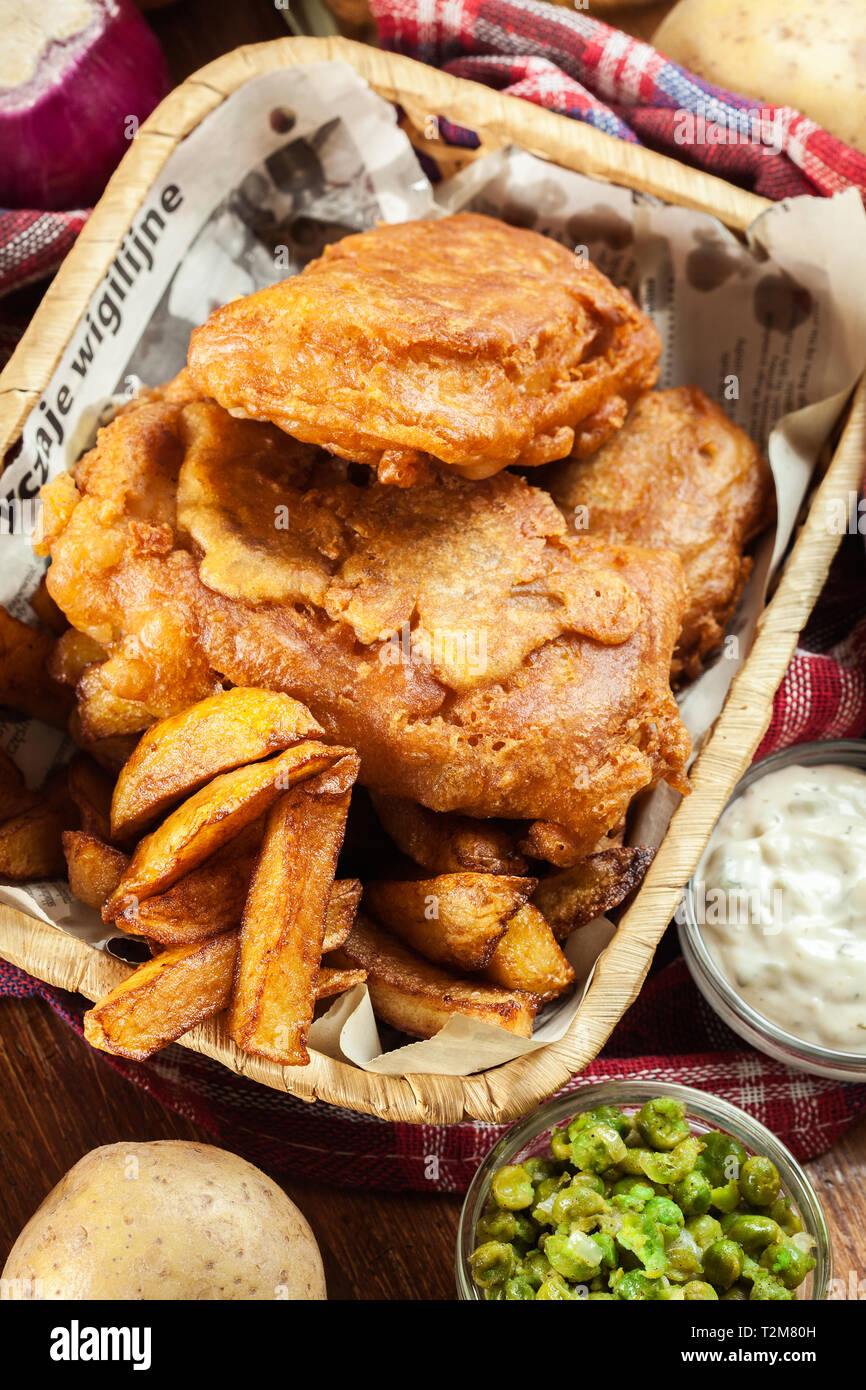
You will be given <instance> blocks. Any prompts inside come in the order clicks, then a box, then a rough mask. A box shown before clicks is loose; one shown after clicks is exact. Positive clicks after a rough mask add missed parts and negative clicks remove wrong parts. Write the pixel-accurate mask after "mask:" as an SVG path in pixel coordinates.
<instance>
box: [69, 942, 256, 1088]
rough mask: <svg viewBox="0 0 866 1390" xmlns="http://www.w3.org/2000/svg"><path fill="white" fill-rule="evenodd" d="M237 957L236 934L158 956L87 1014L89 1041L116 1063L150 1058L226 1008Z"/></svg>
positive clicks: (168, 951)
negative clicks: (115, 1059) (123, 1059)
mask: <svg viewBox="0 0 866 1390" xmlns="http://www.w3.org/2000/svg"><path fill="white" fill-rule="evenodd" d="M236 953H237V933H236V932H227V933H226V934H225V935H224V936H217V937H214V938H213V940H211V941H203V942H198V943H196V944H195V945H192V946H169V947H168V948H167V949H166V950H164V951H160V953H159V955H158V956H155V957H154V959H153V960H149V961H146V962H145V964H144V965H140V966H139V967H138V969H137V970H134V971H133V972H132V974H131V975H130V976H129V978H128V979H126V980H124V981H123V982H122V984H119V985H117V986H116V987H115V988H114V989H113V990H112V991H111V993H110V994H107V995H105V997H104V998H103V999H100V1000H99V1001H98V1003H96V1004H94V1006H93V1008H92V1009H89V1010H88V1011H87V1013H86V1014H85V1015H84V1036H85V1038H86V1039H87V1041H88V1042H89V1043H90V1044H91V1046H92V1047H98V1048H99V1049H100V1050H101V1051H102V1052H111V1053H114V1055H115V1056H117V1057H129V1058H131V1059H132V1060H133V1061H136V1062H142V1061H144V1060H145V1058H147V1057H152V1056H153V1054H154V1052H159V1050H160V1048H163V1047H166V1046H167V1045H168V1044H169V1043H171V1042H174V1041H175V1040H176V1039H177V1038H179V1037H181V1035H182V1034H183V1033H187V1032H189V1030H190V1028H192V1027H194V1025H195V1024H196V1023H201V1022H203V1020H204V1019H206V1018H211V1017H212V1016H213V1015H214V1014H218V1013H221V1012H222V1010H223V1009H224V1008H225V1007H226V1006H227V1004H228V1001H229V995H230V993H231V984H232V973H233V971H234V964H235V956H236Z"/></svg>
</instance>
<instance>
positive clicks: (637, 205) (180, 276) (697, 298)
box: [0, 63, 866, 1075]
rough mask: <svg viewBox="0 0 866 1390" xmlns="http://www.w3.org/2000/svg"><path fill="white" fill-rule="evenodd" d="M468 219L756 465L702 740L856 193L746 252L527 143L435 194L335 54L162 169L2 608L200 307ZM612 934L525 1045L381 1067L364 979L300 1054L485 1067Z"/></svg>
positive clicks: (690, 718)
mask: <svg viewBox="0 0 866 1390" xmlns="http://www.w3.org/2000/svg"><path fill="white" fill-rule="evenodd" d="M465 207H472V208H474V209H475V210H478V211H481V212H488V213H491V214H493V215H496V216H499V217H502V218H504V219H505V220H506V221H510V222H514V223H518V224H519V225H522V226H529V227H534V228H535V229H537V230H538V231H540V232H543V233H545V234H546V235H548V236H552V237H555V238H556V239H557V240H558V241H560V242H562V243H563V244H564V245H566V246H569V247H570V248H571V249H573V250H574V251H575V253H576V254H578V255H581V256H588V257H589V258H590V259H591V260H593V261H594V262H595V263H596V264H597V265H599V267H600V268H601V269H602V270H603V271H605V273H606V274H608V275H610V276H611V278H612V279H614V280H615V281H617V282H618V283H623V284H627V285H629V287H630V288H631V289H632V291H633V293H634V294H635V296H636V298H637V299H638V300H639V302H640V303H641V305H642V306H643V308H644V309H645V310H646V311H647V312H648V313H649V314H650V315H651V316H652V318H653V319H654V321H655V323H656V325H657V327H658V329H659V331H660V333H661V336H662V340H663V344H664V351H663V358H662V375H661V380H660V385H661V386H672V385H678V384H695V385H698V386H701V387H703V389H704V390H705V391H706V392H707V393H708V395H710V396H711V397H712V398H713V399H715V400H717V401H719V403H720V404H721V405H722V406H723V407H724V409H725V410H726V411H727V412H728V414H729V415H730V416H731V417H732V418H733V419H734V420H736V421H737V422H738V423H739V424H741V425H742V426H743V427H744V428H745V429H746V430H747V431H748V432H749V433H750V434H751V435H752V437H753V438H754V439H755V440H756V441H757V442H758V443H759V444H760V446H761V447H762V448H763V449H764V450H765V451H767V452H768V456H769V459H770V463H771V465H772V469H773V475H774V478H775V482H776V491H777V506H778V524H777V528H776V531H775V534H774V535H770V536H768V537H767V538H766V539H765V540H764V542H763V543H762V544H761V545H760V546H759V547H758V550H757V553H756V562H755V569H754V572H753V575H752V578H751V580H750V582H749V584H748V585H747V587H746V590H745V592H744V594H743V596H742V600H741V603H740V606H739V609H738V612H737V614H736V615H735V617H734V619H733V621H732V623H731V627H730V629H729V633H728V636H727V639H726V642H725V646H724V649H723V652H722V654H721V655H720V657H719V658H718V660H716V662H715V664H714V665H713V666H712V667H711V668H710V669H709V670H708V671H706V672H705V673H704V674H703V675H702V676H701V678H700V679H699V680H698V681H696V682H694V683H693V684H692V685H691V686H690V687H689V688H688V690H687V691H686V692H685V694H684V695H683V697H682V698H681V702H680V703H681V710H682V714H683V718H684V720H685V722H686V724H687V725H688V727H689V730H690V732H691V734H692V737H693V739H694V740H695V742H696V743H699V741H700V740H701V738H702V737H703V736H704V735H705V734H706V732H707V731H708V730H709V728H710V726H711V725H712V722H713V720H714V719H715V717H716V715H717V714H718V712H719V710H720V709H721V706H722V703H723V701H724V698H725V694H726V692H727V690H728V687H729V685H730V683H731V680H732V679H733V677H734V675H735V673H736V671H737V669H738V668H739V666H740V665H741V664H742V662H743V661H744V659H745V657H746V656H747V655H748V650H749V646H750V644H751V640H752V637H753V634H754V629H755V624H756V622H757V618H758V615H759V613H760V611H761V608H762V607H763V603H764V598H765V593H766V585H767V582H768V579H769V577H770V576H771V574H772V571H773V568H774V567H775V566H776V565H777V564H778V562H779V560H780V558H781V557H782V556H783V554H784V552H785V549H786V546H787V545H788V542H789V539H790V536H791V531H792V528H793V525H794V522H795V519H796V516H797V513H798V510H799V508H800V506H801V504H802V501H803V498H804V496H805V493H806V490H807V488H808V486H809V481H810V477H811V474H812V471H813V469H814V465H815V461H816V457H817V454H818V451H819V449H820V447H821V445H822V443H823V442H824V440H825V439H826V437H827V435H828V432H829V430H830V429H831V427H832V425H833V422H834V421H835V419H836V418H837V416H838V414H839V411H840V409H841V406H842V404H843V403H844V400H845V398H846V396H847V394H848V393H849V392H850V390H851V388H852V387H853V385H854V383H855V381H856V379H857V377H858V376H859V375H860V373H861V372H862V370H863V367H864V362H866V295H864V294H863V292H862V291H863V287H864V285H866V235H864V233H866V215H864V210H863V206H862V203H861V202H860V199H859V198H858V196H857V194H856V193H855V192H854V191H853V190H852V191H851V192H849V193H846V194H843V195H841V196H839V197H836V198H834V199H832V200H829V199H811V198H797V199H791V200H788V201H786V202H784V203H780V204H777V205H775V206H774V207H773V208H772V209H770V210H769V211H768V212H766V213H765V214H763V215H762V216H761V217H760V218H759V219H758V220H757V221H756V222H755V224H754V225H753V226H752V227H751V228H750V229H749V232H748V234H747V236H746V238H744V240H742V241H740V240H739V239H738V238H737V237H736V236H734V235H733V234H732V233H730V232H729V231H727V230H726V229H725V228H724V227H723V226H722V225H721V224H720V223H718V222H716V221H715V220H714V219H713V218H710V217H707V216H704V215H702V214H699V213H693V212H689V211H686V210H684V209H680V208H672V207H666V206H665V205H663V204H661V203H660V202H658V201H657V200H656V199H653V198H650V197H647V196H644V195H641V194H638V193H632V192H630V191H629V190H626V189H621V188H617V187H614V186H612V185H608V184H602V183H599V182H596V181H594V180H592V179H587V178H584V177H582V176H581V175H579V174H575V173H573V172H570V171H567V170H563V169H559V168H557V167H556V166H554V165H550V164H547V163H545V162H544V161H543V160H540V159H537V158H535V157H533V156H531V155H528V154H526V153H524V152H522V151H516V150H509V151H503V152H497V153H495V154H492V155H488V156H485V157H483V158H481V159H479V160H477V161H476V162H475V163H474V164H473V165H471V166H470V167H469V168H467V169H466V170H464V171H463V172H462V173H461V174H459V175H457V176H456V177H454V178H452V179H450V180H448V181H446V182H443V183H440V184H439V185H438V186H437V187H436V188H435V190H434V188H433V187H432V186H431V184H430V182H429V181H428V179H427V177H426V176H425V174H424V172H423V170H422V168H421V166H420V164H419V162H418V160H417V158H416V156H415V154H414V152H413V150H412V148H411V145H410V144H409V141H408V140H407V139H406V137H405V136H404V135H403V133H402V132H401V131H400V130H399V128H398V126H397V124H396V117H395V112H394V110H393V108H392V107H391V106H390V105H389V104H388V103H386V102H384V101H383V100H381V99H380V98H379V97H377V96H376V95H375V94H374V93H373V92H371V91H370V90H369V88H368V87H367V86H366V84H365V83H364V82H363V81H362V80H361V79H360V78H359V77H358V76H357V75H356V74H355V73H354V72H353V71H352V70H351V69H350V68H349V67H347V66H345V65H343V64H341V63H321V64H316V65H313V66H310V67H308V68H304V69H297V68H295V69H289V70H286V71H285V72H275V73H269V74H267V75H265V76H261V77H257V78H254V79H253V80H251V81H249V82H248V83H246V84H245V85H244V86H243V87H242V88H241V89H240V90H239V91H238V92H236V93H234V94H233V95H232V96H231V97H229V98H228V99H227V100H226V101H225V102H223V103H222V105H221V106H220V107H219V108H218V109H217V110H216V111H215V112H214V113H213V114H212V115H210V116H209V117H207V119H206V120H205V121H204V122H202V124H201V125H200V126H199V127H197V128H196V130H195V131H193V132H192V133H191V134H190V135H189V136H188V137H187V139H186V140H184V141H183V143H182V144H181V145H180V146H179V147H178V148H177V149H176V150H175V151H174V152H173V154H172V155H171V156H170V158H169V160H168V161H167V163H166V165H165V167H164V169H163V171H162V173H161V174H160V176H159V178H158V179H157V180H156V182H155V183H154V186H153V189H152V190H151V193H150V195H149V197H148V198H147V200H146V202H145V204H144V206H143V207H142V209H141V210H140V211H139V213H138V214H137V215H136V216H135V218H134V219H133V222H132V225H131V227H130V231H129V233H128V235H127V237H126V238H125V239H124V242H123V245H122V248H121V250H120V253H119V254H118V257H117V259H116V260H115V262H114V263H113V265H112V267H111V269H110V270H109V272H108V274H107V275H106V277H105V279H104V281H103V283H102V285H101V286H100V288H99V289H98V290H97V292H96V294H95V295H94V296H93V299H92V301H91V303H90V306H89V309H88V311H87V313H86V314H85V315H84V317H83V319H82V320H81V322H80V323H79V325H78V328H77V329H76V331H75V333H74V334H73V336H72V339H71V341H70V344H69V346H68V348H67V349H66V351H65V353H64V354H63V357H62V359H61V362H60V364H59V366H58V369H57V371H56V372H55V374H54V376H53V377H52V380H51V382H50V384H49V386H48V388H47V390H46V391H45V394H44V397H43V398H42V400H41V401H40V402H39V404H38V406H37V408H36V409H34V411H33V412H32V413H31V415H30V417H29V418H28V420H27V422H26V424H25V427H24V431H23V437H22V447H21V450H20V453H19V455H18V456H17V458H16V459H15V460H14V461H13V462H12V463H11V464H10V465H9V466H8V467H7V469H6V471H5V473H4V475H3V478H2V483H0V501H2V504H3V511H2V517H0V525H2V527H3V533H0V555H2V564H0V603H3V604H5V605H6V606H7V607H9V608H10V609H11V610H12V611H13V612H14V613H16V615H18V616H20V617H22V618H24V619H25V620H27V621H34V615H33V613H32V610H31V609H30V607H29V604H28V602H27V600H28V598H29V596H30V595H31V594H32V592H33V590H34V589H35V587H36V585H37V583H38V582H39V579H40V577H41V574H42V571H43V562H42V561H40V560H38V559H37V558H36V557H35V556H34V555H33V553H32V549H31V535H30V533H31V530H32V527H33V524H34V523H35V520H36V518H35V515H34V514H32V511H30V510H28V509H32V506H33V503H34V499H36V498H37V495H38V491H39V488H40V486H41V485H42V483H44V482H45V481H46V480H47V479H48V478H49V477H52V476H53V475H54V474H55V473H57V472H58V471H59V470H61V469H63V468H68V467H69V466H71V465H72V464H73V463H74V462H75V460H76V459H77V457H78V456H79V455H80V453H81V452H82V450H83V449H85V448H87V447H89V446H90V444H91V443H92V440H93V436H94V433H95V429H96V427H97V425H98V424H99V423H102V422H104V421H106V420H107V419H109V418H110V416H111V413H112V410H113V409H114V407H115V405H116V402H117V400H118V398H123V397H126V396H129V395H130V394H131V393H133V392H134V391H135V390H136V389H137V387H138V386H139V384H140V383H142V382H145V383H146V384H148V385H150V384H155V383H157V382H161V381H164V380H166V379H168V378H169V377H171V376H173V375H174V374H175V373H176V372H177V371H178V370H179V369H180V368H181V367H182V366H183V364H184V361H185V358H186V349H187V342H188V339H189V334H190V330H191V329H192V328H193V327H194V326H195V325H196V324H198V323H200V322H201V321H202V320H203V319H204V318H206V316H207V315H208V313H210V311H211V310H212V309H213V308H215V307H216V306H217V305H219V304H222V303H225V302H226V301H227V300H229V299H232V298H235V297H236V296H238V295H242V294H248V293H250V292H251V291H252V290H254V289H257V288H259V287H261V286H263V285H266V284H271V283H273V282H275V281H277V280H281V279H284V278H285V277H286V276H287V275H290V274H293V273H296V272H297V271H298V270H300V269H302V267H303V266H304V265H305V264H306V263H307V262H308V261H309V260H311V259H313V258H314V257H315V256H317V255H319V254H320V253H321V250H322V249H323V247H324V246H325V245H326V244H327V243H328V242H331V241H335V240H338V239H339V238H340V237H342V236H344V235H345V234H346V233H348V232H351V231H356V230H361V229H363V228H366V227H370V226H373V225H375V224H376V222H377V221H386V222H395V221H403V220H406V219H410V218H416V217H429V216H434V217H435V216H442V215H445V214H446V213H448V212H451V211H455V210H458V209H460V208H465ZM0 743H2V744H3V746H4V747H5V748H6V749H7V750H8V751H9V752H10V753H11V754H12V755H13V756H14V757H15V759H16V761H17V762H18V764H19V766H20V767H21V768H22V770H23V771H24V772H25V775H26V776H27V778H28V781H29V783H30V785H33V786H36V785H38V783H39V782H41V780H42V779H43V777H44V776H45V774H46V773H47V771H48V770H49V769H50V768H51V767H53V766H55V765H57V764H58V763H60V762H62V761H63V760H64V759H65V758H66V757H67V756H68V754H69V751H70V748H69V744H68V740H65V739H64V738H63V736H62V735H60V734H58V733H57V731H54V730H49V729H47V728H46V726H44V725H42V724H39V723H38V722H36V721H25V720H21V719H19V720H13V719H7V720H5V721H3V722H2V723H0ZM675 800H676V798H675V797H673V796H672V795H671V794H670V792H669V789H667V788H660V789H659V790H658V791H657V792H656V793H653V794H652V795H650V796H649V797H647V798H646V799H645V801H644V805H643V807H642V810H641V816H640V819H639V825H638V833H639V835H640V837H641V839H642V842H643V843H652V844H656V845H657V844H658V843H659V841H660V839H661V837H662V835H663V833H664V830H665V828H666V826H667V823H668V819H669V817H670V814H671V812H672V809H673V805H674V804H675ZM0 900H2V901H4V902H7V903H9V904H11V905H12V906H14V907H17V908H19V909H21V910H22V911H24V912H27V913H30V914H31V915H32V916H34V917H38V918H39V919H40V920H42V921H44V922H48V923H51V924H53V925H55V926H57V927H59V928H60V929H61V930H63V931H67V932H70V933H72V934H73V935H75V936H79V937H81V938H83V939H84V940H87V941H89V942H91V943H92V944H93V945H96V946H102V947H105V946H107V945H108V943H109V941H110V939H111V938H110V936H109V934H107V930H106V928H105V927H103V925H102V923H101V922H100V920H99V918H98V916H97V914H96V913H94V912H91V911H90V910H89V909H87V908H84V907H83V906H82V905H81V904H79V903H77V902H76V901H75V900H74V899H73V898H72V897H71V895H70V893H69V890H68V887H67V886H66V885H65V884H63V883H39V884H28V885H27V886H26V887H8V886H0ZM613 930H614V928H613V927H612V926H611V924H610V923H609V922H607V921H605V920H603V919H602V920H600V921H599V922H597V923H593V924H591V925H590V926H588V927H586V928H584V929H582V930H581V931H579V932H577V933H575V934H574V935H573V936H572V937H571V939H570V941H569V943H568V949H567V953H568V954H569V957H570V958H571V959H572V963H573V964H574V965H575V969H576V972H577V976H578V982H579V985H578V988H577V990H576V991H575V992H574V993H573V994H572V995H571V996H570V997H569V998H567V999H565V1000H563V1001H560V1002H559V1003H558V1005H556V1006H550V1007H548V1008H547V1009H546V1010H545V1011H544V1012H543V1013H542V1014H541V1015H540V1017H539V1020H538V1023H537V1026H536V1030H535V1034H534V1037H533V1039H532V1041H531V1042H526V1041H525V1040H522V1039H516V1038H514V1037H513V1036H512V1035H511V1034H508V1033H505V1032H503V1031H502V1030H500V1029H495V1028H491V1027H488V1026H479V1025H476V1024H471V1023H469V1022H468V1021H467V1020H466V1019H455V1020H453V1021H452V1022H451V1023H449V1024H448V1025H447V1027H446V1028H445V1029H443V1030H442V1032H440V1034H439V1035H438V1036H437V1037H436V1038H434V1039H430V1040H429V1041H427V1042H421V1043H411V1044H409V1045H408V1046H406V1047H402V1048H399V1049H397V1050H394V1051H391V1052H387V1053H384V1054H382V1052H381V1044H380V1041H379V1037H378V1033H377V1030H376V1024H375V1019H374V1018H373V1014H372V1009H371V1008H370V1003H369V998H368V995H367V991H366V988H365V987H364V986H358V987H356V988H355V989H354V990H352V991H351V992H350V993H349V994H347V995H344V996H343V997H342V998H340V999H338V1000H337V1001H336V1002H335V1003H334V1004H333V1005H331V1007H330V1008H329V1009H328V1010H327V1012H326V1013H325V1014H324V1016H323V1017H322V1018H320V1019H318V1020H317V1021H316V1022H315V1024H314V1025H313V1030H312V1033H311V1039H310V1040H311V1043H312V1044H313V1046H315V1047H317V1048H318V1049H319V1050H321V1051H324V1052H327V1053H329V1054H330V1055H332V1056H335V1057H343V1058H344V1059H346V1060H349V1061H352V1062H354V1063H356V1064H357V1065H358V1066H363V1067H365V1068H366V1069H367V1070H370V1071H377V1072H391V1073H399V1072H403V1071H407V1070H411V1071H413V1072H437V1073H440V1074H453V1075H467V1074H469V1073H471V1072H473V1071H479V1070H483V1069H484V1068H485V1067H488V1066H492V1065H496V1064H498V1063H500V1062H503V1061H506V1060H509V1059H510V1058H512V1057H515V1056H518V1055H520V1054H521V1053H523V1052H525V1051H527V1050H530V1049H532V1048H533V1047H537V1046H541V1045H542V1044H543V1043H545V1042H549V1041H553V1040H555V1039H557V1038H559V1037H561V1036H562V1035H563V1033H564V1032H565V1031H566V1029H567V1027H568V1025H569V1024H570V1022H571V1020H572V1018H573V1016H574V1014H575V1012H576V1010H577V1008H578V1007H579V1003H580V999H581V998H582V996H583V993H584V992H585V988H586V984H587V981H588V979H589V977H590V975H591V971H592V969H593V968H594V963H595V961H596V959H597V957H598V954H599V953H600V951H601V950H602V949H603V947H604V946H605V945H606V944H607V942H608V941H609V939H610V937H611V935H612V933H613Z"/></svg>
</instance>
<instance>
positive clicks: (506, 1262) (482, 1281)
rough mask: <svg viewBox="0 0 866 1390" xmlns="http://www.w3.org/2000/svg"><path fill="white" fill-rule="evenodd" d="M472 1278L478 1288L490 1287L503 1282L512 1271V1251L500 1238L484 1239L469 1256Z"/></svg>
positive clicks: (509, 1276) (513, 1261) (508, 1277)
mask: <svg viewBox="0 0 866 1390" xmlns="http://www.w3.org/2000/svg"><path fill="white" fill-rule="evenodd" d="M469 1263H470V1265H471V1266H472V1278H473V1279H474V1280H475V1282H476V1284H477V1285H478V1287H479V1288H482V1289H490V1288H492V1287H493V1286H494V1285H495V1284H504V1283H505V1281H506V1279H510V1278H511V1276H512V1274H513V1273H514V1266H515V1258H514V1251H513V1250H512V1248H511V1246H510V1245H506V1244H505V1243H504V1242H503V1241H501V1240H486V1241H485V1242H484V1244H483V1245H479V1246H478V1249H477V1250H473V1251H472V1254H471V1255H470V1256H469Z"/></svg>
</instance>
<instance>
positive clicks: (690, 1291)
mask: <svg viewBox="0 0 866 1390" xmlns="http://www.w3.org/2000/svg"><path fill="white" fill-rule="evenodd" d="M683 1298H684V1299H685V1300H686V1302H687V1303H694V1302H696V1301H697V1300H701V1301H706V1300H708V1299H715V1300H716V1302H718V1298H719V1295H718V1294H717V1293H716V1291H715V1289H714V1288H713V1286H712V1284H706V1283H704V1281H703V1279H692V1281H691V1283H689V1284H686V1285H685V1286H684V1288H683Z"/></svg>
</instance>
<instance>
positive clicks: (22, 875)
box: [0, 801, 66, 881]
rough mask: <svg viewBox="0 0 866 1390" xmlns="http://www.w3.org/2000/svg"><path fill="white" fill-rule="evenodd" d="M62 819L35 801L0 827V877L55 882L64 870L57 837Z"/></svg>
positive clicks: (61, 850)
mask: <svg viewBox="0 0 866 1390" xmlns="http://www.w3.org/2000/svg"><path fill="white" fill-rule="evenodd" d="M63 820H64V818H63V815H62V814H61V813H60V812H59V811H58V810H56V809H55V808H54V807H52V806H50V805H47V804H46V803H45V802H43V801H39V802H38V803H37V804H36V805H35V806H33V807H31V809H30V810H29V811H24V812H23V814H22V815H20V816H14V817H13V818H12V820H7V821H5V822H4V824H3V825H0V877H6V878H14V879H19V880H24V881H26V880H28V879H39V878H56V877H57V875H58V874H62V873H63V872H64V870H65V868H66V861H65V859H64V857H63V845H62V843H61V839H60V836H61V833H62V830H63Z"/></svg>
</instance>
